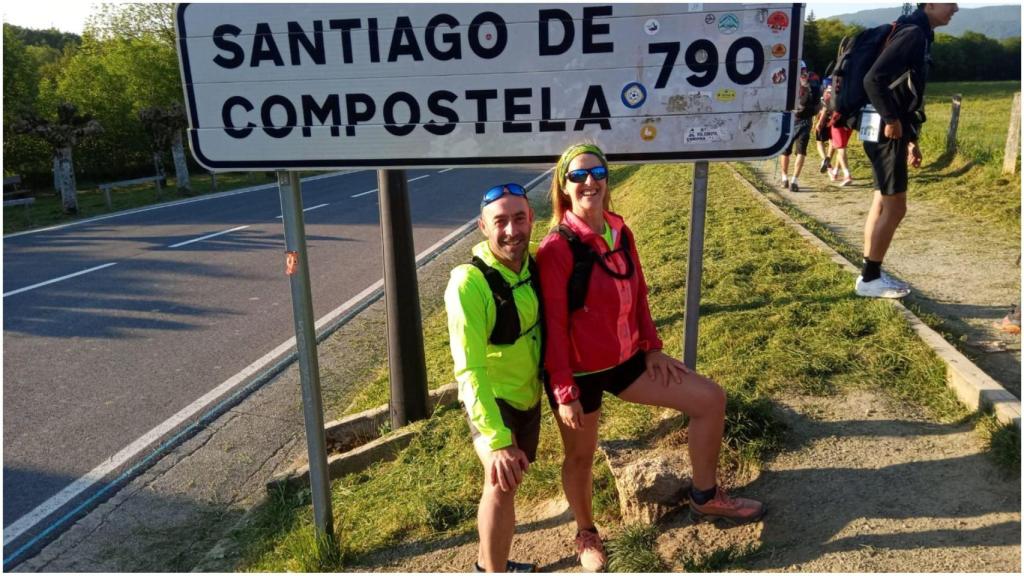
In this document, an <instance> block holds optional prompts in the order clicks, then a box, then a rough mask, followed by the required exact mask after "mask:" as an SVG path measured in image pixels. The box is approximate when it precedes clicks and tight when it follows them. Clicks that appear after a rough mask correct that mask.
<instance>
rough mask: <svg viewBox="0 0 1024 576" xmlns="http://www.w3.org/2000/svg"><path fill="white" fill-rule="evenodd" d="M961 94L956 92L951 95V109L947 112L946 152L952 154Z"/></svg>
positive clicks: (954, 145) (958, 119)
mask: <svg viewBox="0 0 1024 576" xmlns="http://www.w3.org/2000/svg"><path fill="white" fill-rule="evenodd" d="M961 98H962V96H961V95H960V94H956V95H954V96H953V109H952V110H951V111H950V114H949V132H947V133H946V153H947V154H953V153H955V152H956V129H957V126H959V124H960V99H961Z"/></svg>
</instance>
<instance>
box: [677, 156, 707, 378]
mask: <svg viewBox="0 0 1024 576" xmlns="http://www.w3.org/2000/svg"><path fill="white" fill-rule="evenodd" d="M707 206H708V163H707V162H697V163H695V164H694V165H693V199H692V201H691V204H690V250H689V253H688V255H687V258H686V311H685V314H684V319H685V324H684V328H683V364H686V366H687V367H688V368H691V369H693V370H696V369H697V323H698V322H699V321H700V279H701V275H702V274H703V272H704V214H705V212H706V211H707Z"/></svg>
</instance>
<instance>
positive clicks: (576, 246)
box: [556, 224, 634, 314]
mask: <svg viewBox="0 0 1024 576" xmlns="http://www.w3.org/2000/svg"><path fill="white" fill-rule="evenodd" d="M556 232H557V233H558V235H559V236H561V237H562V238H565V240H566V241H567V242H569V249H570V250H572V274H570V275H569V286H568V289H569V313H570V314H571V313H572V312H573V311H575V310H579V309H580V308H583V302H584V301H585V300H586V299H587V290H588V289H589V288H590V273H591V272H592V271H593V269H594V264H595V263H596V264H598V265H599V266H601V268H603V269H604V271H605V272H607V273H608V275H609V276H611V277H612V278H617V279H619V280H624V279H626V278H630V277H632V276H633V269H634V267H633V258H632V256H630V252H629V245H630V238H629V232H628V231H627V230H626V229H625V228H623V229H622V241H621V242H620V244H621V247H620V248H617V249H615V250H612V251H610V252H608V253H606V254H605V255H604V257H602V256H600V255H598V253H597V252H595V251H594V249H593V248H591V247H590V246H589V245H588V244H586V243H584V242H583V241H582V240H580V237H579V236H577V235H576V233H575V232H573V231H572V230H571V229H570V228H569V227H568V226H565V225H564V224H559V225H558V228H557V229H556ZM619 250H622V251H623V253H624V254H625V255H626V271H625V272H623V273H619V272H616V271H614V270H612V269H611V268H609V267H608V265H607V264H605V262H604V259H605V258H606V257H608V256H611V255H612V254H614V253H615V252H618V251H619Z"/></svg>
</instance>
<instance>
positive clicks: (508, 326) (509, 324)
mask: <svg viewBox="0 0 1024 576" xmlns="http://www.w3.org/2000/svg"><path fill="white" fill-rule="evenodd" d="M471 263H472V264H473V266H476V267H477V269H478V270H480V272H482V273H483V275H484V279H485V280H487V285H488V286H489V287H490V288H491V295H492V296H494V307H495V322H494V329H493V330H491V336H490V338H488V341H489V342H490V343H491V344H498V345H507V344H515V342H516V340H518V339H519V338H520V337H522V336H524V335H525V334H524V333H523V332H522V327H521V326H520V325H519V309H518V308H516V301H515V298H514V297H513V296H512V290H513V289H515V288H518V287H519V285H520V284H522V282H521V283H520V284H516V285H515V286H509V285H508V282H506V281H505V278H504V277H503V276H502V275H501V272H499V271H497V270H496V269H494V268H491V267H490V266H488V265H487V263H486V262H484V261H483V260H481V259H480V257H479V256H473V261H472V262H471ZM527 267H528V269H529V270H530V279H529V280H526V281H525V282H529V283H530V285H531V286H532V287H533V292H534V295H535V296H536V298H537V324H538V325H539V328H540V330H541V348H540V349H541V356H542V357H543V355H544V316H543V312H542V311H543V299H542V298H541V291H540V273H539V272H538V271H537V263H536V262H534V260H533V257H532V256H531V257H528V260H527ZM530 328H533V326H531V327H530ZM542 365H543V360H542Z"/></svg>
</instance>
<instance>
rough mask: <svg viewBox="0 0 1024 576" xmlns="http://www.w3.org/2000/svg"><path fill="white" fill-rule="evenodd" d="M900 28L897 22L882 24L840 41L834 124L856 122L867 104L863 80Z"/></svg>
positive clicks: (832, 105) (834, 84)
mask: <svg viewBox="0 0 1024 576" xmlns="http://www.w3.org/2000/svg"><path fill="white" fill-rule="evenodd" d="M899 26H900V24H899V23H897V22H893V23H892V24H882V25H881V26H876V27H874V28H868V29H866V30H861V31H860V32H858V33H857V34H854V35H853V36H846V37H845V38H843V39H842V40H841V41H840V42H839V50H838V51H837V53H836V60H835V66H834V67H833V69H832V98H831V99H830V100H829V112H831V113H832V116H833V123H834V124H836V125H838V123H847V124H848V123H849V121H850V120H853V121H856V120H857V116H858V115H859V114H860V111H861V109H862V108H864V105H865V104H867V103H868V93H867V91H866V90H864V78H865V77H866V76H867V74H868V70H870V69H871V67H872V66H873V65H874V64H875V60H878V57H879V56H880V55H881V54H882V50H884V49H885V47H886V46H887V45H888V44H889V42H890V41H891V40H892V37H893V35H894V34H896V30H897V28H898V27H899Z"/></svg>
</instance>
